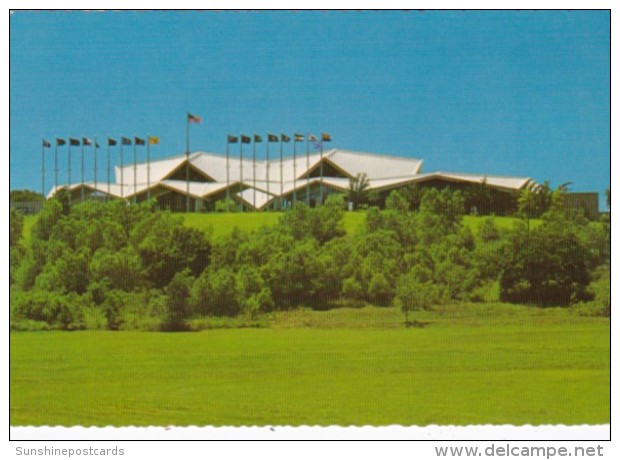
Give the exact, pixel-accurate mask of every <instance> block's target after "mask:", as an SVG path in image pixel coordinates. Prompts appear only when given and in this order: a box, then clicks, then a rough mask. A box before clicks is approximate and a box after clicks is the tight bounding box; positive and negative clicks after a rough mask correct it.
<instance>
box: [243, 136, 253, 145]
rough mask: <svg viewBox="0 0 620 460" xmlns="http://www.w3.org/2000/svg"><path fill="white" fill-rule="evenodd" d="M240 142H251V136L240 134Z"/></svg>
mask: <svg viewBox="0 0 620 460" xmlns="http://www.w3.org/2000/svg"><path fill="white" fill-rule="evenodd" d="M241 142H243V143H244V144H249V143H250V142H252V138H251V137H250V136H244V135H243V134H242V135H241Z"/></svg>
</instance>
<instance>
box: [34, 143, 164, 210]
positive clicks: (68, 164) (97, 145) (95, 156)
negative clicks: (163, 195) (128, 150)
mask: <svg viewBox="0 0 620 460" xmlns="http://www.w3.org/2000/svg"><path fill="white" fill-rule="evenodd" d="M118 142H119V141H117V140H116V139H113V138H111V137H108V138H107V142H106V143H107V180H108V183H107V191H108V196H110V184H111V180H110V179H111V178H110V147H114V146H116V145H118ZM156 144H159V137H157V136H151V135H148V136H147V137H146V139H143V138H140V137H137V136H135V137H134V138H133V140H132V139H131V138H128V137H124V136H121V138H120V152H119V156H120V158H119V159H120V172H121V177H120V184H121V197H123V196H124V189H125V187H124V178H123V166H124V164H123V163H124V157H123V146H125V145H133V172H134V177H133V178H134V181H133V182H134V201H135V200H136V195H135V192H136V190H137V173H136V171H137V158H138V157H137V147H138V146H146V155H147V160H146V162H147V194H148V197H147V199H150V166H149V164H150V154H151V152H150V146H151V145H156ZM64 145H66V146H67V185H68V186H69V187H70V186H71V147H78V146H81V173H82V174H81V183H82V184H84V147H93V149H94V156H93V159H94V181H93V182H94V187H95V189H96V188H97V150H98V149H99V148H101V147H100V145H99V143H98V142H97V138H96V137H95V138H93V140H91V139H90V138H87V137H82V139H81V141H80V139H79V138H73V137H69V138H67V139H65V138H59V137H57V138H56V141H55V143H54V190H55V191H57V189H58V147H62V146H64ZM51 147H52V143H51V142H49V141H47V140H45V139H43V140H42V143H41V193H42V195H43V196H45V149H47V148H51ZM81 201H84V188H83V187H82V189H81ZM69 203H71V193H69Z"/></svg>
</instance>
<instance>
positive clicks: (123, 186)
mask: <svg viewBox="0 0 620 460" xmlns="http://www.w3.org/2000/svg"><path fill="white" fill-rule="evenodd" d="M123 144H124V142H123V136H121V151H120V160H121V161H120V162H121V199H122V198H125V179H124V169H125V168H123Z"/></svg>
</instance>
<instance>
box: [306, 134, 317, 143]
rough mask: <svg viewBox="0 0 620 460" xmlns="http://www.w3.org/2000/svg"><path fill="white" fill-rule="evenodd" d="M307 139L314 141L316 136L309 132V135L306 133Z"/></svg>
mask: <svg viewBox="0 0 620 460" xmlns="http://www.w3.org/2000/svg"><path fill="white" fill-rule="evenodd" d="M308 140H309V141H310V142H316V141H317V138H316V136H315V135H314V134H310V135H308Z"/></svg>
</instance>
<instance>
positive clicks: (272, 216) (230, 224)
mask: <svg viewBox="0 0 620 460" xmlns="http://www.w3.org/2000/svg"><path fill="white" fill-rule="evenodd" d="M179 215H181V216H182V217H183V219H184V221H185V224H186V225H187V226H188V227H192V228H197V229H199V230H203V231H206V232H210V233H212V235H213V236H216V237H217V236H221V235H226V234H228V233H230V232H231V231H232V229H233V228H235V227H237V228H238V229H239V230H241V231H251V230H256V229H258V228H260V227H264V226H271V225H275V224H277V223H278V220H279V219H280V217H281V216H282V213H280V212H244V213H179ZM36 218H37V216H25V217H24V242H25V244H26V245H28V244H29V242H30V235H31V232H32V226H33V225H34V222H35V220H36ZM483 220H484V217H478V216H464V217H463V223H464V224H465V225H467V226H468V227H470V228H471V229H472V231H473V232H474V233H477V232H478V229H479V227H480V225H481V224H482V221H483ZM515 220H516V218H514V217H495V223H496V225H497V227H498V228H499V229H500V230H509V229H511V228H512V225H513V223H514V221H515ZM365 221H366V213H365V212H364V211H355V212H345V213H344V220H343V224H344V229H345V230H346V232H347V233H349V234H351V233H354V232H356V231H358V230H359V229H360V228H361V227H362V226H363V225H364V222H365ZM540 222H541V221H540V220H539V219H532V221H531V223H532V225H533V226H537V225H540Z"/></svg>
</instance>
